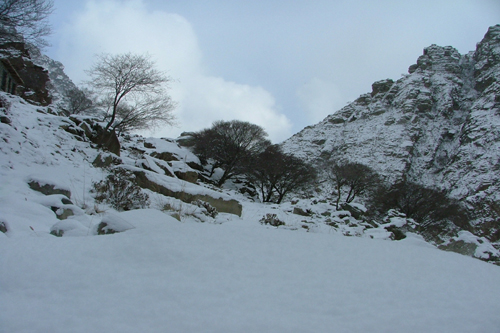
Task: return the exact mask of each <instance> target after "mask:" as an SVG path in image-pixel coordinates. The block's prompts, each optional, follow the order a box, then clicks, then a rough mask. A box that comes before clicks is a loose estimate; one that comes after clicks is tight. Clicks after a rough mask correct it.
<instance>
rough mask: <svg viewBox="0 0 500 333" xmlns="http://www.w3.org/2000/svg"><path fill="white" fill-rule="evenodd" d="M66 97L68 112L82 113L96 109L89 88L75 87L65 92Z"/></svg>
mask: <svg viewBox="0 0 500 333" xmlns="http://www.w3.org/2000/svg"><path fill="white" fill-rule="evenodd" d="M64 98H65V100H66V102H67V109H65V110H64V111H66V112H67V113H68V114H80V113H85V112H89V111H91V110H92V109H94V107H95V106H94V103H93V101H92V98H91V92H90V91H88V90H87V89H79V88H76V87H75V88H73V89H69V90H68V91H66V92H65V94H64Z"/></svg>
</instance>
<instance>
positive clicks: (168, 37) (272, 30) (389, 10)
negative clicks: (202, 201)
mask: <svg viewBox="0 0 500 333" xmlns="http://www.w3.org/2000/svg"><path fill="white" fill-rule="evenodd" d="M54 7H55V12H54V13H53V15H52V16H51V18H50V19H51V23H52V26H53V31H54V33H53V34H52V35H51V36H50V38H49V42H50V43H51V46H50V47H48V48H47V49H45V50H44V51H45V53H46V54H47V55H49V56H50V57H51V58H53V59H55V60H58V61H60V62H62V63H63V64H64V66H65V71H66V73H67V74H68V75H69V77H70V78H71V79H72V80H73V81H74V82H75V84H77V85H82V84H83V82H84V81H85V80H86V79H87V76H86V74H85V70H86V69H89V68H90V67H91V65H92V64H93V63H94V61H95V55H96V54H99V53H103V52H105V53H111V54H119V53H126V52H132V53H137V54H149V55H150V56H151V57H152V59H153V60H155V61H156V65H157V67H158V69H160V70H162V71H165V72H167V73H168V75H169V76H170V77H171V78H172V80H171V82H170V84H169V93H170V95H171V96H172V98H173V100H174V101H176V102H177V103H178V107H177V109H176V110H175V116H176V117H177V125H176V126H174V127H172V126H167V127H162V128H160V129H157V130H155V131H154V132H150V133H145V134H146V135H152V136H156V137H171V138H175V137H177V136H178V135H180V133H181V132H187V131H196V130H200V129H202V128H207V127H210V126H211V124H212V123H213V122H214V121H216V120H233V119H238V120H243V121H249V122H251V123H255V124H257V125H260V126H262V127H263V128H264V129H265V130H266V131H267V133H268V134H269V138H270V139H271V140H272V141H273V142H275V143H278V142H281V141H283V140H285V139H287V138H289V137H290V136H292V135H293V134H295V133H297V132H299V131H300V130H301V129H303V128H304V127H306V126H309V125H313V124H315V123H317V122H319V121H321V120H322V119H324V117H326V116H327V115H329V114H332V113H334V112H336V111H338V110H339V109H341V108H342V107H344V106H345V105H347V104H348V103H349V102H351V101H353V100H355V99H356V98H357V97H358V96H359V95H361V94H364V93H368V92H370V91H371V84H372V83H373V82H375V81H378V80H381V79H386V78H391V79H393V80H397V79H399V78H400V77H401V75H402V74H405V73H407V70H408V67H409V66H410V65H412V64H414V63H415V62H416V60H417V58H418V57H419V56H420V55H421V54H422V51H423V49H424V48H425V47H427V46H429V45H431V44H437V45H441V46H447V45H451V46H453V47H455V48H457V49H458V51H459V52H460V53H462V54H464V53H467V52H469V51H473V50H474V49H475V46H476V43H478V42H479V41H480V40H481V39H482V38H483V36H484V34H485V33H486V31H487V29H488V27H489V26H492V25H495V24H499V23H500V2H499V1H497V0H449V1H448V0H432V1H429V0H421V1H397V0H392V1H391V0H381V1H368V0H366V1H363V0H355V1H342V0H316V1H307V0H289V1H284V0H267V1H262V0H254V1H229V0H205V1H201V0H170V1H162V0H103V1H102V0H101V1H96V0H85V1H80V0H78V1H76V0H54Z"/></svg>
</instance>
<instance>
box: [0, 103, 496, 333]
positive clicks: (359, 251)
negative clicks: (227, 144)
mask: <svg viewBox="0 0 500 333" xmlns="http://www.w3.org/2000/svg"><path fill="white" fill-rule="evenodd" d="M1 97H2V98H3V100H4V105H6V106H7V110H4V114H5V115H6V116H5V117H8V119H9V120H10V123H8V121H5V118H3V119H4V122H3V123H0V140H1V144H0V156H1V158H0V160H1V166H0V184H1V192H0V223H1V224H2V225H3V226H4V227H5V228H6V229H7V231H6V233H0V253H1V255H0V268H1V269H0V286H1V288H0V322H1V329H0V331H2V332H120V333H122V332H138V331H147V332H165V331H168V332H187V331H189V332H193V331H196V332H212V331H217V332H220V331H238V332H262V331H272V332H290V331H295V332H332V331H335V332H365V331H378V332H401V331H404V332H422V331H425V332H442V331H450V330H451V331H453V332H479V331H481V332H484V331H494V330H495V329H496V328H497V327H499V325H500V321H499V319H498V316H497V314H498V312H499V311H500V306H499V304H498V301H497V300H498V298H499V297H500V292H499V291H498V288H496V284H497V281H499V279H500V268H499V267H497V266H494V265H491V264H487V263H484V262H481V261H479V260H475V259H472V258H468V257H466V256H462V255H458V254H455V253H451V252H444V251H440V250H438V249H436V248H435V247H433V246H432V245H430V244H428V243H426V242H425V241H424V240H423V239H422V238H421V237H419V236H417V235H416V234H414V233H411V232H408V233H407V237H406V238H405V239H403V240H400V241H397V242H393V241H390V237H391V232H389V231H387V230H386V229H385V228H384V225H381V226H380V227H378V228H374V227H372V228H370V229H367V228H366V226H363V225H362V224H361V223H362V222H361V221H358V220H356V219H355V218H354V217H352V216H351V215H350V213H349V212H347V211H339V212H336V211H335V210H334V209H333V206H332V205H330V204H328V203H327V202H310V201H307V200H302V199H301V200H299V203H295V204H291V203H290V202H288V203H285V204H283V205H269V204H268V205H263V204H260V203H256V202H252V201H250V200H248V199H246V198H245V197H244V196H243V195H241V194H239V193H237V192H231V191H228V190H224V191H222V193H221V195H228V196H231V198H236V199H238V200H239V202H240V203H241V204H242V206H243V210H242V214H241V217H240V216H237V215H235V214H227V213H226V214H225V213H219V214H218V215H217V216H216V217H215V218H209V217H207V216H205V217H203V214H202V213H201V211H200V208H199V207H197V206H195V205H191V204H188V203H183V202H182V201H179V200H177V199H174V198H169V197H165V196H163V195H161V194H158V193H154V192H152V191H147V190H145V191H146V192H147V193H149V194H150V199H151V200H150V203H149V206H150V209H140V210H133V211H128V212H118V211H116V210H114V209H112V208H111V207H109V206H108V205H105V204H96V202H95V201H94V199H93V197H92V194H91V193H90V192H89V190H90V187H91V184H92V182H95V181H99V180H102V179H104V178H105V176H106V175H107V174H108V173H109V172H110V170H111V169H112V166H110V167H109V168H106V167H104V168H102V167H96V166H94V164H95V163H93V161H95V160H98V161H99V159H98V158H97V157H98V156H99V155H100V154H101V156H102V154H103V152H102V151H101V150H99V149H96V147H95V146H94V145H93V144H92V142H90V141H86V140H84V138H85V136H82V135H81V134H79V133H80V132H79V131H77V130H75V129H76V127H75V126H76V124H75V121H76V120H78V119H76V118H71V119H70V118H68V117H62V116H57V115H52V114H50V113H46V111H47V108H41V107H37V106H33V105H29V104H27V103H25V102H24V101H23V100H21V99H20V98H18V97H14V96H9V95H6V94H2V95H1ZM79 120H80V121H82V123H81V124H80V126H79V127H78V128H85V126H83V125H82V124H83V123H85V122H86V121H89V120H88V119H85V118H84V117H81V118H79ZM121 140H122V150H121V154H120V157H118V156H114V160H113V161H114V162H112V163H117V164H118V163H120V164H118V166H121V167H127V168H129V169H132V170H136V171H137V170H142V171H143V172H146V171H148V172H150V173H151V174H155V177H152V178H153V179H154V180H156V181H157V182H159V183H161V184H163V185H164V186H170V188H174V187H175V185H176V184H177V186H178V187H181V188H184V189H185V191H186V192H198V193H205V194H211V195H214V196H215V194H213V193H212V192H211V191H213V190H211V189H210V188H207V187H206V186H202V185H201V184H199V183H198V185H196V184H194V183H189V184H188V183H185V182H184V181H183V180H181V179H179V178H178V177H177V176H176V171H177V175H179V176H182V173H179V171H182V170H183V171H184V172H185V171H186V169H187V168H188V167H189V165H187V163H189V164H190V165H192V166H195V165H194V164H193V163H196V162H197V158H196V156H194V155H192V154H191V153H190V152H189V151H188V150H186V149H185V148H182V147H179V146H178V145H177V144H176V143H175V141H173V140H166V139H153V138H147V139H145V138H142V137H139V136H131V137H122V138H121ZM155 153H156V154H155ZM161 153H163V155H158V154H161ZM152 155H154V156H156V157H153V156H152ZM106 156H107V155H106ZM165 156H169V158H170V159H171V161H170V162H171V163H168V162H165V163H162V162H161V161H162V160H161V159H160V157H162V158H165ZM182 163H186V165H184V166H182V165H181V164H182ZM167 171H170V172H171V175H167V174H166V173H167ZM151 174H150V175H151ZM32 181H36V182H38V183H39V184H52V185H54V186H53V187H54V188H53V190H54V191H58V192H60V193H63V194H42V193H40V192H39V191H37V190H34V189H32V188H30V186H29V185H28V184H29V183H31V182H32ZM169 184H170V185H169ZM172 184H173V185H172ZM68 199H70V200H71V201H72V203H68V201H65V200H68ZM165 204H168V205H169V207H171V208H170V209H165V207H164V206H165ZM176 205H177V207H175V206H176ZM301 205H302V206H301ZM294 207H302V209H303V210H304V211H307V212H308V216H301V215H297V214H292V210H293V208H294ZM54 208H56V209H54ZM60 209H63V210H64V209H69V210H71V211H72V213H73V214H74V215H70V216H65V217H63V216H62V215H61V214H60V213H61V212H60V211H59V210H60ZM172 209H173V211H175V212H179V213H180V215H178V216H177V217H180V220H181V221H179V220H177V219H174V218H173V217H172V215H173V214H172V213H173V211H172ZM326 213H328V214H326ZM266 214H276V216H277V218H279V219H280V220H282V221H284V222H285V223H286V225H285V226H281V227H279V228H274V227H270V226H266V225H262V224H261V223H260V220H261V219H262V217H263V216H264V215H266ZM58 216H59V217H58ZM201 221H205V222H206V223H200V222H201ZM328 221H329V222H328ZM101 222H107V223H108V227H112V228H114V229H115V230H117V231H121V232H120V233H116V234H114V235H104V236H98V235H96V234H97V232H96V230H97V229H96V228H97V226H98V225H99V224H100V223H101ZM325 222H326V223H325ZM406 222H407V221H406V219H404V218H400V217H397V216H395V217H394V218H392V219H391V220H390V221H389V222H388V224H386V226H387V225H390V224H392V225H403V224H405V223H406ZM54 226H58V228H54ZM53 230H63V231H64V234H63V235H62V236H63V237H54V235H52V234H50V232H51V231H53ZM344 235H351V236H354V235H358V236H364V237H345V236H344ZM372 238H375V239H372ZM483 245H485V244H483ZM483 250H485V248H483ZM490 251H491V249H490Z"/></svg>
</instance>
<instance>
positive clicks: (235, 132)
mask: <svg viewBox="0 0 500 333" xmlns="http://www.w3.org/2000/svg"><path fill="white" fill-rule="evenodd" d="M266 136H267V133H266V132H265V131H264V129H263V128H262V127H260V126H258V125H255V124H251V123H249V122H245V121H240V120H232V121H216V122H214V123H213V125H212V127H211V128H208V129H204V130H202V131H200V132H196V133H194V134H193V142H194V145H193V151H194V153H195V154H197V155H199V156H200V157H201V158H202V159H205V160H208V159H211V160H213V162H214V163H213V165H212V171H211V174H210V177H211V176H212V175H213V171H214V169H215V168H219V167H220V168H222V169H223V170H224V173H223V175H222V177H221V178H220V179H219V180H218V185H219V186H222V185H223V184H224V183H225V182H226V180H228V179H230V178H232V177H234V176H235V175H236V174H241V173H243V172H244V164H245V162H246V161H248V157H249V156H251V155H256V154H257V153H259V152H261V151H263V150H264V149H265V148H266V147H267V146H269V145H270V144H271V143H270V142H269V140H267V139H266Z"/></svg>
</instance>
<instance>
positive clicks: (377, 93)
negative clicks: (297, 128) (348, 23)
mask: <svg viewBox="0 0 500 333" xmlns="http://www.w3.org/2000/svg"><path fill="white" fill-rule="evenodd" d="M408 72H409V74H407V75H404V76H403V77H401V78H400V79H399V80H397V81H395V82H394V81H393V80H390V79H386V80H381V81H377V82H375V83H374V84H373V85H372V92H371V93H369V94H364V95H361V96H360V97H359V98H358V99H357V100H355V101H354V102H353V103H351V104H349V105H347V106H346V107H344V108H342V109H341V110H339V111H338V112H336V113H334V114H332V115H329V116H328V117H326V118H325V119H324V120H323V121H322V122H320V123H318V124H316V125H314V126H309V127H307V128H305V129H303V130H302V131H301V132H299V133H297V134H296V135H294V136H293V137H292V138H290V139H288V140H287V141H285V142H284V143H283V147H284V150H285V151H287V152H289V153H292V154H295V155H297V156H298V157H301V158H304V159H306V160H309V161H312V162H314V163H324V162H325V161H329V160H332V159H334V160H346V161H351V162H358V163H362V164H365V165H368V166H370V167H372V168H373V169H375V170H376V171H377V172H378V173H379V174H381V175H382V177H383V178H384V179H385V180H386V181H388V182H391V183H393V182H396V181H398V180H410V181H413V182H416V183H418V184H422V185H424V186H426V187H431V188H435V189H439V190H445V191H446V192H447V193H449V195H450V196H451V197H453V198H455V199H458V200H459V201H460V202H461V203H462V204H463V205H464V206H466V207H467V209H468V211H469V213H470V215H471V216H472V219H473V220H472V221H471V223H472V225H473V226H474V232H475V233H476V234H477V235H479V236H485V237H487V238H488V239H490V240H491V241H494V238H495V237H497V236H498V234H499V232H498V230H499V229H500V209H499V207H500V97H499V96H500V25H496V26H493V27H491V28H489V30H488V32H487V33H486V35H485V36H484V38H483V40H482V41H481V42H480V43H478V44H477V48H476V50H475V51H474V52H470V53H469V54H465V55H461V54H460V53H459V52H458V51H457V50H456V49H454V48H453V47H451V46H446V47H441V46H437V45H431V46H429V47H427V48H425V49H424V52H423V54H422V55H421V56H420V57H418V59H417V62H416V64H414V65H411V66H410V67H409V70H408ZM495 235H497V236H495ZM497 238H498V237H497Z"/></svg>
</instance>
